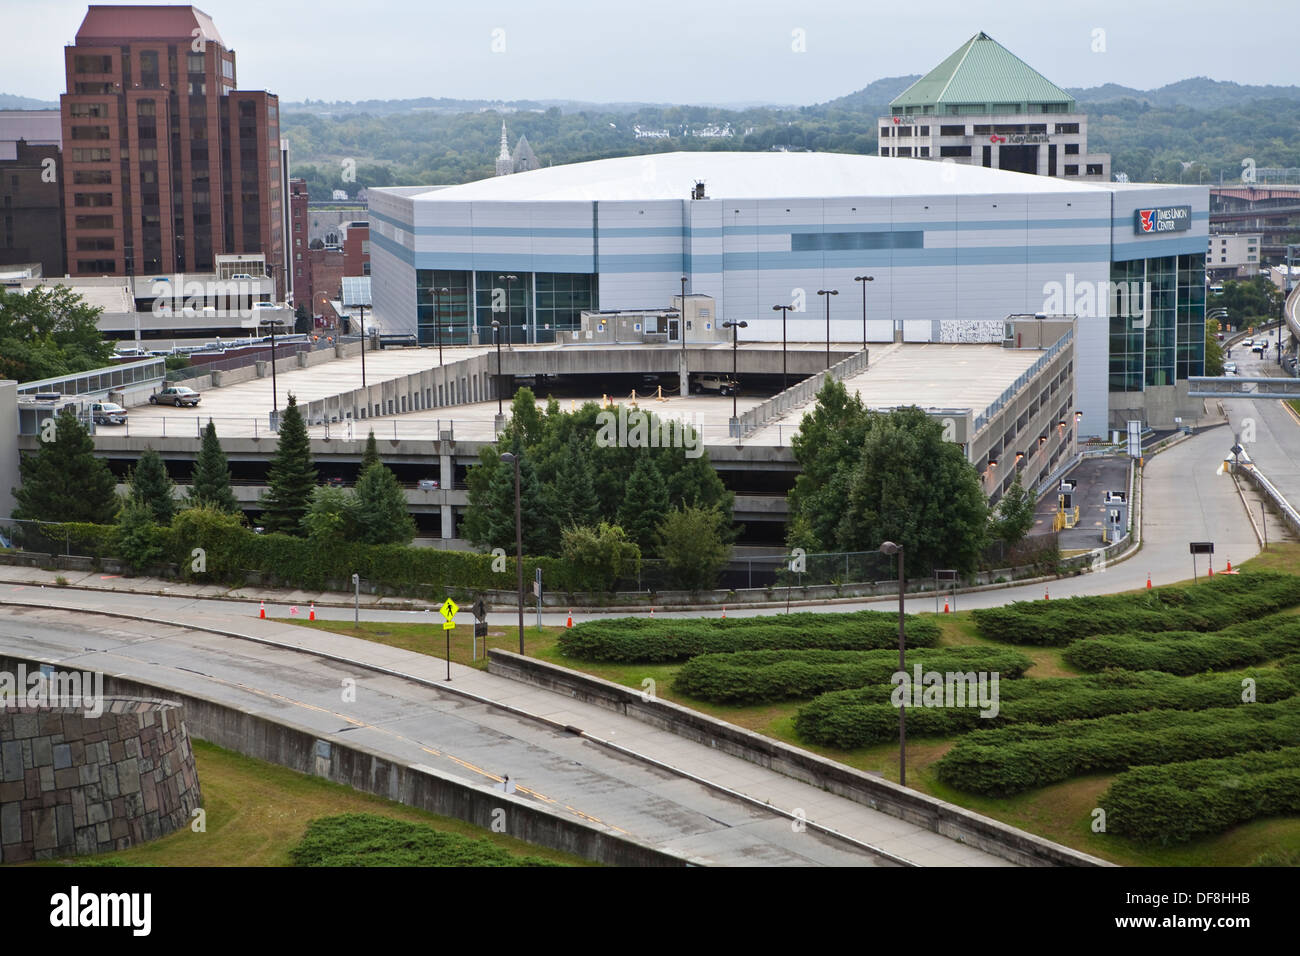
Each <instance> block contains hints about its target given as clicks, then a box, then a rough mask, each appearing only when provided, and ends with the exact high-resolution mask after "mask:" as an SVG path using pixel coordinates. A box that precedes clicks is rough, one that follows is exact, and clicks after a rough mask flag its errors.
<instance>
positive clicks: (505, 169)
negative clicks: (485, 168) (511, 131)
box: [497, 120, 515, 176]
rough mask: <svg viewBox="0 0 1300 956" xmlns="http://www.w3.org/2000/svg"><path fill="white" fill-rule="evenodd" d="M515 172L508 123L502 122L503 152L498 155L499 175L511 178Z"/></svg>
mask: <svg viewBox="0 0 1300 956" xmlns="http://www.w3.org/2000/svg"><path fill="white" fill-rule="evenodd" d="M514 171H515V164H514V161H513V160H512V159H511V158H510V144H509V142H508V141H507V139H506V121H505V120H502V121H501V152H500V153H499V154H498V155H497V175H498V176H509V175H510V174H511V173H513V172H514Z"/></svg>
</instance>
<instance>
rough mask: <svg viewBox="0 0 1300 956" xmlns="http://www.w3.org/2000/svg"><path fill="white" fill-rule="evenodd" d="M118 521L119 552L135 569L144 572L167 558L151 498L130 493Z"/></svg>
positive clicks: (123, 503)
mask: <svg viewBox="0 0 1300 956" xmlns="http://www.w3.org/2000/svg"><path fill="white" fill-rule="evenodd" d="M117 524H118V534H117V552H118V554H119V555H120V556H121V557H122V559H123V560H124V561H126V563H127V564H129V565H130V566H131V569H132V570H133V571H142V570H144V569H146V568H148V567H149V566H151V565H154V564H157V563H158V562H159V561H161V560H162V559H163V548H162V544H161V542H160V541H159V534H158V525H157V523H155V521H154V511H153V508H151V507H150V505H149V502H148V501H145V500H144V499H141V498H137V497H135V496H134V494H132V495H128V496H127V497H126V499H125V500H124V501H123V502H122V510H121V511H120V512H119V513H118V516H117Z"/></svg>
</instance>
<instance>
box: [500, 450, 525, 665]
mask: <svg viewBox="0 0 1300 956" xmlns="http://www.w3.org/2000/svg"><path fill="white" fill-rule="evenodd" d="M519 454H520V453H518V452H509V451H507V452H504V453H503V454H502V455H501V460H502V461H504V462H505V463H506V464H513V465H514V466H515V567H516V568H517V569H518V571H519V653H520V655H521V656H522V655H523V653H524V530H523V529H524V526H523V521H522V518H521V515H522V508H521V507H520V504H519Z"/></svg>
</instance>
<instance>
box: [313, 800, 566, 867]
mask: <svg viewBox="0 0 1300 956" xmlns="http://www.w3.org/2000/svg"><path fill="white" fill-rule="evenodd" d="M289 856H290V857H291V858H292V860H293V862H294V865H295V866H558V865H559V864H556V863H551V862H550V861H548V860H543V859H540V858H539V857H535V856H515V855H514V854H512V853H509V852H508V851H506V850H504V849H502V848H501V847H499V846H497V845H496V844H494V843H491V842H489V841H487V840H483V839H475V838H473V837H467V836H462V835H461V834H459V833H444V832H442V831H440V830H435V829H434V828H433V827H431V826H428V825H427V824H423V823H412V822H409V821H406V820H394V819H391V818H390V817H382V816H378V815H377V814H372V813H343V814H339V815H338V816H333V817H320V818H318V819H316V820H313V821H311V823H309V824H308V825H307V832H306V833H304V834H303V836H302V839H301V840H300V841H299V842H298V843H297V844H296V845H295V846H294V847H293V849H291V850H290V851H289Z"/></svg>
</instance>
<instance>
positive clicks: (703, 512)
mask: <svg viewBox="0 0 1300 956" xmlns="http://www.w3.org/2000/svg"><path fill="white" fill-rule="evenodd" d="M727 523H728V522H727V518H726V516H725V515H723V513H722V512H721V511H719V510H718V509H717V508H696V507H693V506H691V505H687V506H686V507H684V508H674V509H673V510H672V511H670V512H668V516H667V517H666V518H664V520H663V523H662V524H660V526H659V533H658V536H657V540H658V542H659V557H661V558H662V559H663V562H664V568H665V570H666V571H667V572H668V582H669V583H670V584H671V585H672V586H673V587H678V588H687V589H689V590H692V591H704V590H708V589H709V588H712V587H713V586H714V585H715V584H716V583H717V581H718V572H719V571H721V570H722V566H723V565H724V564H726V563H727V559H728V558H729V557H730V555H731V546H730V545H729V544H727V540H726V538H727Z"/></svg>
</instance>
